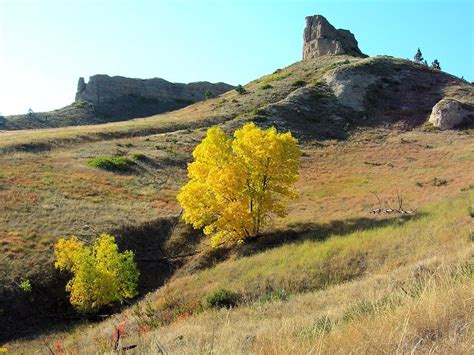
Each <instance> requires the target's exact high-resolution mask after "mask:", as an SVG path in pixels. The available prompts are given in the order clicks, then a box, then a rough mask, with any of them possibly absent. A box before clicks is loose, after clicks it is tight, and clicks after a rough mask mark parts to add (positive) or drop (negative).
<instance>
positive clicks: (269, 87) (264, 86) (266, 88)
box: [261, 84, 273, 90]
mask: <svg viewBox="0 0 474 355" xmlns="http://www.w3.org/2000/svg"><path fill="white" fill-rule="evenodd" d="M272 88H273V86H271V85H270V84H265V85H262V87H261V89H262V90H268V89H272Z"/></svg>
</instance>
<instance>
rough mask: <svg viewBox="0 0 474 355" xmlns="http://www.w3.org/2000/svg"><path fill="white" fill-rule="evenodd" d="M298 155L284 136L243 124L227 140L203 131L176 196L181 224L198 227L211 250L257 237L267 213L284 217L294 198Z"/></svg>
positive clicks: (288, 135)
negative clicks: (183, 182)
mask: <svg viewBox="0 0 474 355" xmlns="http://www.w3.org/2000/svg"><path fill="white" fill-rule="evenodd" d="M300 156H301V151H300V149H299V148H298V146H297V140H296V139H295V138H293V137H292V136H291V133H290V132H287V133H277V131H276V129H275V128H269V129H267V130H262V129H260V128H258V127H257V126H255V124H254V123H248V124H246V125H244V126H243V127H242V128H240V129H238V130H237V131H235V132H234V139H232V138H231V137H229V136H228V135H227V134H225V133H224V132H223V131H222V130H221V129H220V128H217V127H213V128H209V129H208V131H207V135H206V137H205V138H204V139H203V141H202V142H201V143H200V144H199V145H198V146H197V147H196V149H195V150H194V152H193V157H194V162H192V163H190V164H189V165H188V176H189V182H188V183H187V184H186V185H185V186H183V188H182V189H181V192H180V193H179V194H178V201H179V203H180V204H181V207H182V208H183V210H184V213H183V220H184V221H185V222H186V223H189V224H192V225H193V226H194V228H204V234H206V235H209V236H211V245H212V246H214V247H215V246H217V245H219V244H221V243H225V242H237V243H242V242H243V241H244V240H246V239H248V238H251V237H253V236H256V235H258V234H259V233H260V231H261V229H262V227H263V226H264V224H265V222H267V221H268V219H269V218H270V217H271V216H272V215H276V216H284V215H285V214H286V208H285V207H286V202H287V201H288V199H291V198H295V197H296V192H295V190H294V189H293V185H294V183H295V182H296V180H297V179H298V168H299V158H300Z"/></svg>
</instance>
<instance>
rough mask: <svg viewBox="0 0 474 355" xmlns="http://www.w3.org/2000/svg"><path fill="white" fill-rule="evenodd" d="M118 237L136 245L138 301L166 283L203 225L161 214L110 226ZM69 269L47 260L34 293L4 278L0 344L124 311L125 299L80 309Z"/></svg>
mask: <svg viewBox="0 0 474 355" xmlns="http://www.w3.org/2000/svg"><path fill="white" fill-rule="evenodd" d="M108 233H109V234H111V235H114V236H115V237H116V241H117V244H118V246H119V249H120V250H122V251H123V250H132V251H133V252H134V254H135V260H136V262H137V265H138V268H139V270H140V278H139V281H138V286H137V289H138V292H139V296H138V297H137V298H136V299H134V300H133V301H132V302H131V303H134V302H136V301H138V300H139V299H140V298H141V297H142V296H144V295H145V294H146V293H148V292H150V291H153V290H155V289H157V288H159V287H161V286H162V285H163V284H164V282H165V281H166V280H167V279H168V278H169V277H170V276H171V275H172V274H173V273H174V272H175V270H177V269H179V268H180V267H181V266H182V265H183V264H184V262H185V259H186V258H181V257H176V256H180V255H186V254H192V253H193V252H194V251H195V247H196V244H197V243H199V242H200V240H201V238H200V237H199V234H200V231H195V230H193V229H192V228H191V227H188V226H186V225H184V224H183V223H182V222H180V221H179V217H168V218H160V219H156V220H154V221H151V222H148V223H145V224H142V225H138V226H124V227H121V228H117V229H115V230H111V231H108ZM69 277H70V275H68V274H67V273H63V272H59V271H58V270H55V269H54V267H53V263H52V260H51V264H50V265H45V267H44V272H43V273H42V274H41V275H36V276H35V277H34V278H32V279H31V282H32V284H33V285H34V287H33V291H32V292H31V294H25V293H24V292H22V291H21V289H20V288H19V287H17V286H16V285H14V284H13V283H12V284H11V285H1V284H0V324H1V326H0V344H2V343H3V342H6V341H11V340H15V339H18V338H24V337H37V336H39V335H41V334H44V333H47V332H49V331H60V330H68V329H70V328H71V327H73V326H75V325H77V324H80V323H82V322H93V321H100V320H102V319H104V317H107V316H109V315H111V314H114V313H116V312H119V311H120V310H121V309H122V308H123V307H124V306H127V304H130V303H129V302H127V304H124V305H123V306H118V307H114V308H108V309H103V310H102V311H101V312H100V313H99V314H86V315H84V314H79V313H77V312H75V311H74V309H73V308H72V307H71V305H70V303H69V301H68V294H67V293H66V292H65V286H66V283H67V281H68V278H69Z"/></svg>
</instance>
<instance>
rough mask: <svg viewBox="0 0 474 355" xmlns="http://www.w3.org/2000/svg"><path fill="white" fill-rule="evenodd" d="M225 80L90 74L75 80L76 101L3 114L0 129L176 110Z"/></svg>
mask: <svg viewBox="0 0 474 355" xmlns="http://www.w3.org/2000/svg"><path fill="white" fill-rule="evenodd" d="M233 88H234V86H232V85H229V84H226V83H222V82H219V83H210V82H207V81H202V82H193V83H188V84H181V83H171V82H169V81H167V80H165V79H161V78H152V79H136V78H127V77H123V76H112V77H111V76H108V75H104V74H97V75H93V76H91V77H90V78H89V82H88V83H86V82H85V80H84V78H83V77H81V78H79V80H78V85H77V91H76V95H75V101H74V102H73V103H72V104H70V105H68V106H65V107H63V108H60V109H57V110H54V111H49V112H30V113H29V114H25V115H11V116H6V117H5V118H4V119H3V120H1V121H0V129H4V130H21V129H36V128H53V127H66V126H78V125H88V124H100V123H107V122H117V121H125V120H128V119H132V118H137V117H147V116H151V115H156V114H160V113H164V112H169V111H173V110H178V109H180V108H183V107H186V106H188V105H191V104H193V103H196V102H199V101H202V100H205V99H206V92H209V93H210V95H212V96H218V95H220V94H222V93H224V92H226V91H229V90H232V89H233Z"/></svg>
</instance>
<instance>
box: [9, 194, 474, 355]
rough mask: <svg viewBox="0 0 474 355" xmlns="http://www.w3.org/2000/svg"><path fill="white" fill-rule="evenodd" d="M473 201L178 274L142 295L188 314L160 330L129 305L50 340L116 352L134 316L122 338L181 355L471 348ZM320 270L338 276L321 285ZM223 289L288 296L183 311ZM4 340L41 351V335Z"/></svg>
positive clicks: (459, 200)
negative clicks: (122, 327) (359, 260)
mask: <svg viewBox="0 0 474 355" xmlns="http://www.w3.org/2000/svg"><path fill="white" fill-rule="evenodd" d="M473 198H474V191H472V190H471V191H465V192H463V193H462V194H461V195H460V196H459V197H456V198H449V199H447V200H446V201H443V202H441V203H437V204H433V205H431V206H429V207H426V208H424V209H423V210H422V211H420V212H421V213H423V214H422V216H421V217H420V218H418V219H413V220H411V221H406V222H403V223H390V224H388V225H383V226H379V227H374V228H373V229H368V230H357V229H356V230H354V231H352V232H350V233H348V234H345V235H338V234H337V233H334V235H332V236H331V237H329V239H327V240H325V241H317V240H311V238H310V239H309V240H307V241H304V242H297V243H293V244H289V245H283V246H281V247H278V248H275V249H272V250H268V251H264V252H261V253H259V254H256V255H252V256H248V257H243V258H238V259H236V260H229V261H226V262H224V263H221V264H218V265H216V266H215V267H213V268H211V269H208V270H203V271H201V272H198V273H197V274H195V275H191V276H187V277H181V278H176V279H174V280H172V281H171V282H170V283H168V284H167V285H166V286H165V287H163V288H162V289H160V290H158V292H156V293H155V294H151V295H149V296H148V297H147V298H146V299H145V300H144V301H142V302H141V307H142V311H143V312H146V311H148V312H153V313H154V314H155V315H156V314H159V312H160V311H163V310H166V308H169V307H178V308H179V309H180V311H184V312H182V313H180V314H179V316H178V317H177V318H175V319H174V320H173V321H172V322H171V324H170V325H167V326H164V327H160V328H158V329H157V330H156V331H153V330H152V329H151V330H150V329H149V328H146V327H144V324H141V323H140V321H139V319H137V318H136V315H137V313H136V312H134V310H133V309H129V310H127V311H125V312H124V313H122V314H120V315H117V316H114V317H113V318H112V319H110V320H108V321H106V322H104V323H102V324H99V325H96V326H94V327H93V328H92V329H88V328H87V327H79V328H77V330H76V331H74V332H72V333H70V334H53V335H51V336H49V337H48V339H49V341H50V342H53V341H55V340H58V339H61V341H62V343H63V344H64V345H65V346H66V347H67V348H70V349H77V351H79V352H93V351H96V350H97V349H104V350H106V351H110V350H111V349H112V345H111V342H110V334H112V332H113V325H114V324H118V323H121V322H122V321H123V320H126V321H127V327H128V328H127V329H128V335H127V337H126V338H124V339H123V343H122V344H123V345H124V346H125V345H129V344H138V348H137V353H153V349H156V346H157V345H156V344H157V343H156V341H157V340H159V342H160V344H163V346H165V347H166V348H167V349H168V350H170V351H171V352H173V353H174V352H177V353H198V352H210V351H213V352H215V353H261V354H269V353H288V352H296V353H306V352H310V351H312V352H313V353H348V352H350V350H351V349H355V350H353V351H354V352H355V353H361V352H362V353H389V352H390V353H391V352H399V353H405V352H410V351H412V350H414V351H415V352H416V351H419V352H421V353H424V352H427V351H430V350H431V351H433V350H437V351H440V352H443V353H445V352H447V351H448V352H450V353H453V352H454V353H462V352H463V351H465V350H466V349H469V347H470V346H472V328H470V327H471V325H472V314H473V313H472V310H473V309H472V308H473V306H474V298H473V296H474V292H473V290H474V289H473V288H472V286H473V285H474V284H473V280H472V276H473V264H472V261H473V257H474V249H473V245H472V242H470V241H469V239H468V233H469V230H470V228H471V226H472V221H471V218H470V216H469V215H468V213H467V206H468V205H469V203H471V202H472V200H473ZM310 237H311V236H310ZM354 255H363V256H364V265H365V267H364V269H363V272H362V273H361V274H359V275H355V276H357V277H356V278H355V279H354V280H352V281H351V282H344V281H345V279H344V277H342V278H340V279H337V277H340V276H344V271H346V272H348V271H349V272H350V271H352V270H357V264H356V263H354V258H353V256H354ZM314 275H326V276H327V277H332V280H331V279H329V280H330V282H329V283H327V282H323V283H319V284H318V278H317V276H316V277H314V278H313V276H314ZM323 281H327V279H324V280H323ZM219 287H226V288H229V289H232V290H235V291H238V292H240V293H241V294H251V295H252V294H253V295H254V296H258V295H263V294H265V293H266V292H268V290H269V289H270V288H273V289H274V290H277V289H279V288H281V287H285V291H286V292H287V294H289V299H288V301H278V300H277V301H274V302H265V301H260V300H259V298H257V297H251V298H248V299H247V301H246V302H245V303H244V304H243V305H242V306H241V307H238V308H236V309H233V310H205V311H204V312H203V313H200V314H199V313H197V315H193V309H192V308H191V309H186V308H185V307H184V306H185V305H193V304H194V307H196V305H198V304H199V302H200V300H201V299H202V297H203V296H205V295H206V294H208V293H209V292H211V291H212V290H215V289H216V288H219ZM308 291H309V292H308ZM183 307H184V308H183ZM178 308H176V309H178ZM152 309H153V310H154V311H151V310H152ZM142 316H143V314H142ZM90 339H94V340H93V341H91V340H90ZM7 346H10V347H11V348H12V349H17V350H18V351H20V349H29V350H32V349H38V348H41V345H39V344H38V342H37V341H33V342H18V343H14V344H7ZM339 349H340V350H339Z"/></svg>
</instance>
